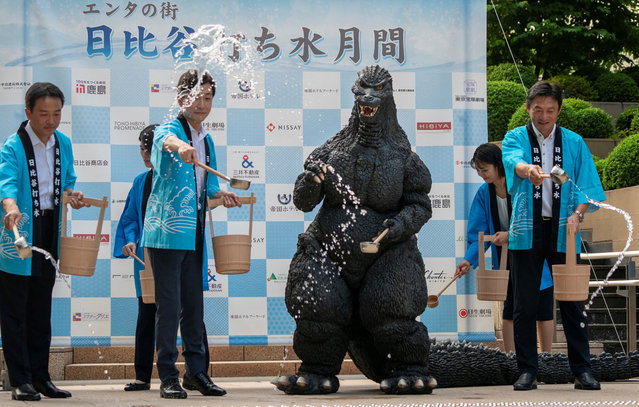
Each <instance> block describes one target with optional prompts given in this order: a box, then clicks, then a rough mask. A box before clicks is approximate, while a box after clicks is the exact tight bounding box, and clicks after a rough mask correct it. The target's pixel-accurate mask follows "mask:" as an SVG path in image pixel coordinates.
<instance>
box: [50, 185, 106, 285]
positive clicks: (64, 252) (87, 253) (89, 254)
mask: <svg viewBox="0 0 639 407" xmlns="http://www.w3.org/2000/svg"><path fill="white" fill-rule="evenodd" d="M70 201H71V198H70V196H69V195H66V194H65V195H63V196H62V205H63V206H62V222H61V223H62V230H61V232H60V273H62V274H69V275H73V276H86V277H90V276H92V275H93V273H94V272H95V263H96V261H97V260H98V249H99V248H100V234H101V232H102V223H103V222H104V211H105V210H106V208H107V206H109V201H107V197H106V196H105V197H102V200H99V199H92V198H84V199H82V202H84V203H86V204H89V205H90V206H99V207H100V219H99V220H98V226H97V227H96V231H95V236H93V239H84V238H80V237H69V236H66V234H67V204H68V203H69V202H70Z"/></svg>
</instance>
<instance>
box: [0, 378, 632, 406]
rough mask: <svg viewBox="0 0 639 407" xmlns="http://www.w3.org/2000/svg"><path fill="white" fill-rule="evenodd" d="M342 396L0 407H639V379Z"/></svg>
mask: <svg viewBox="0 0 639 407" xmlns="http://www.w3.org/2000/svg"><path fill="white" fill-rule="evenodd" d="M340 379H341V387H340V389H339V392H337V393H336V394H332V395H328V396H288V395H286V394H283V393H281V392H279V391H277V390H275V388H274V386H273V385H271V384H270V383H269V380H270V378H264V377H260V378H227V379H217V380H216V382H217V383H218V384H220V385H221V386H222V387H224V388H225V389H226V390H227V391H228V394H227V395H226V396H224V397H204V396H202V395H200V394H199V393H198V392H197V391H195V392H193V391H190V392H189V397H188V398H187V399H186V400H165V399H162V398H160V393H159V383H157V382H155V383H153V386H152V389H151V391H142V392H124V391H123V390H122V388H123V387H124V384H125V383H126V381H120V380H118V381H111V382H110V383H106V384H105V383H104V382H94V381H91V382H89V381H86V382H57V385H58V386H60V387H61V388H64V389H66V390H69V391H71V392H72V393H73V397H72V398H70V399H66V400H54V399H45V398H43V399H42V401H38V402H29V403H27V402H15V401H13V402H12V401H11V393H10V392H7V391H0V406H3V407H4V406H12V405H15V406H20V405H35V406H42V407H44V406H65V407H66V406H109V407H110V406H115V407H156V406H157V407H160V406H172V407H178V406H180V407H182V406H194V407H196V406H238V407H241V406H246V407H251V406H256V407H257V406H260V407H262V406H263V407H269V406H272V407H282V406H300V407H305V406H318V407H328V406H346V407H351V406H353V407H354V406H375V407H390V406H402V407H420V406H433V407H457V406H459V407H501V406H525V407H527V406H531V407H534V406H613V405H616V406H620V405H631V406H639V378H636V379H633V380H628V381H618V382H613V383H603V384H602V390H601V391H581V390H574V389H573V386H572V385H571V384H555V385H546V384H540V385H539V388H538V389H537V390H532V391H528V392H514V391H513V390H512V386H491V387H463V388H452V389H435V391H434V392H433V394H430V395H420V396H412V395H411V396H397V395H392V396H390V395H386V394H383V393H382V392H380V391H379V387H378V385H377V384H376V383H374V382H371V381H370V380H367V379H365V378H363V376H343V377H340Z"/></svg>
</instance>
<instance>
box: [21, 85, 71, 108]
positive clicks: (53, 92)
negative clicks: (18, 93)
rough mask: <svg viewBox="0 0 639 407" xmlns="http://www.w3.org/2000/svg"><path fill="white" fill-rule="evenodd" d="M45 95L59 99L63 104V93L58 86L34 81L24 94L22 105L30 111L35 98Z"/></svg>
mask: <svg viewBox="0 0 639 407" xmlns="http://www.w3.org/2000/svg"><path fill="white" fill-rule="evenodd" d="M47 96H51V97H53V98H58V99H60V102H62V106H64V94H63V93H62V91H61V90H60V88H58V87H57V86H55V85H54V84H52V83H50V82H36V83H34V84H33V85H31V86H30V87H29V89H27V93H26V95H24V106H25V107H26V108H27V109H29V111H30V112H32V111H33V107H34V106H35V104H36V100H38V99H40V98H44V97H47Z"/></svg>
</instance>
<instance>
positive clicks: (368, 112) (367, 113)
mask: <svg viewBox="0 0 639 407" xmlns="http://www.w3.org/2000/svg"><path fill="white" fill-rule="evenodd" d="M377 109H379V106H375V107H373V106H362V105H360V106H359V115H360V116H363V117H373V116H375V114H377Z"/></svg>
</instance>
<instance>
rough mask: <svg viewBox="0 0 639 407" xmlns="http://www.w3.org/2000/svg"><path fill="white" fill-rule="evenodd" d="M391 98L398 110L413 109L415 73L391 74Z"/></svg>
mask: <svg viewBox="0 0 639 407" xmlns="http://www.w3.org/2000/svg"><path fill="white" fill-rule="evenodd" d="M393 98H394V99H395V105H396V106H397V108H398V109H414V108H415V72H393Z"/></svg>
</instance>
